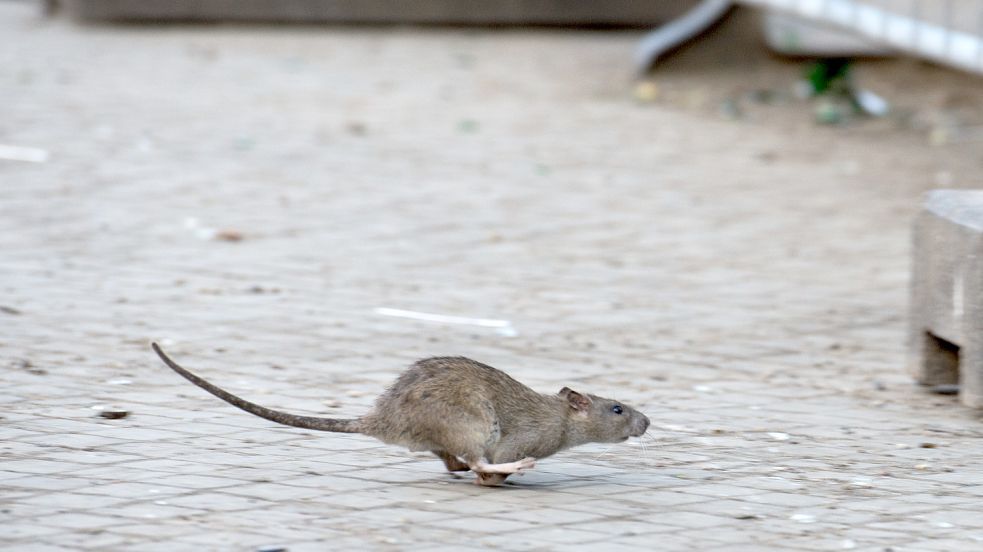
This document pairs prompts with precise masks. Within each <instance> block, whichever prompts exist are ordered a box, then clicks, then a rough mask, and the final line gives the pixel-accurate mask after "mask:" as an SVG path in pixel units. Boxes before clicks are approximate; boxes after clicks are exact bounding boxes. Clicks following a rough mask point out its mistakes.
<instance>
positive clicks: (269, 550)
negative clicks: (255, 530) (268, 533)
mask: <svg viewBox="0 0 983 552" xmlns="http://www.w3.org/2000/svg"><path fill="white" fill-rule="evenodd" d="M256 552H287V547H286V546H260V547H259V548H257V549H256Z"/></svg>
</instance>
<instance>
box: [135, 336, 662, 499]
mask: <svg viewBox="0 0 983 552" xmlns="http://www.w3.org/2000/svg"><path fill="white" fill-rule="evenodd" d="M152 347H153V350H154V351H155V352H156V353H157V355H158V356H159V357H160V358H161V360H163V361H164V364H166V365H167V366H169V367H170V368H171V369H172V370H174V371H175V372H177V373H178V374H180V375H182V376H184V378H185V379H187V380H188V381H190V382H191V383H193V384H195V385H197V386H198V387H201V388H202V389H204V390H205V391H208V392H209V393H211V394H212V395H215V396H216V397H218V398H220V399H222V400H223V401H225V402H227V403H229V404H231V405H233V406H236V407H238V408H241V409H242V410H245V411H246V412H249V413H250V414H255V415H256V416H259V417H261V418H265V419H267V420H270V421H273V422H276V423H279V424H283V425H288V426H293V427H300V428H304V429H313V430H318V431H333V432H338V433H361V434H363V435H368V436H370V437H374V438H376V439H378V440H380V441H382V442H384V443H387V444H391V445H400V446H404V447H406V448H408V449H409V450H411V451H431V452H433V453H434V454H435V455H437V457H439V458H440V459H441V460H443V462H444V465H445V466H446V467H447V470H448V471H450V472H466V471H473V472H474V473H475V474H476V475H477V478H476V479H475V483H477V484H479V485H485V486H497V485H501V484H502V483H503V482H504V481H505V479H506V478H507V477H508V476H509V475H512V474H522V473H523V472H525V471H526V470H530V469H532V468H533V467H535V462H536V460H537V459H540V458H545V457H547V456H551V455H553V454H556V453H557V452H559V451H561V450H564V449H568V448H570V447H575V446H577V445H582V444H586V443H618V442H622V441H625V440H627V439H628V438H629V437H641V436H642V435H643V434H644V433H645V431H646V430H647V429H648V426H649V419H648V418H647V417H645V415H644V414H642V413H641V412H639V411H637V410H635V409H634V408H631V407H629V406H628V405H626V404H625V403H623V402H619V401H615V400H612V399H606V398H604V397H599V396H597V395H591V394H587V393H578V392H577V391H574V390H572V389H570V388H569V387H564V388H563V389H560V392H559V393H556V394H552V395H551V394H542V393H537V392H536V391H533V390H532V389H530V388H529V387H527V386H525V385H523V384H521V383H519V382H518V381H516V380H515V379H513V378H512V377H510V376H509V375H508V374H506V373H505V372H503V371H501V370H498V369H496V368H492V367H491V366H487V365H485V364H482V363H480V362H476V361H474V360H471V359H468V358H464V357H434V358H428V359H424V360H420V361H417V362H416V363H414V364H413V365H412V366H410V367H409V368H408V369H406V371H404V372H403V373H402V374H401V375H400V376H399V377H398V378H397V379H396V381H395V382H394V383H393V384H392V385H391V386H390V387H389V388H388V389H387V390H386V391H385V392H384V393H383V394H382V395H380V396H379V397H378V398H377V399H376V401H375V406H374V407H373V408H372V409H371V410H370V411H369V412H368V413H367V414H365V415H364V416H362V417H360V418H355V419H337V418H322V417H314V416H298V415H295V414H289V413H287V412H282V411H279V410H273V409H270V408H266V407H264V406H260V405H258V404H255V403H252V402H250V401H247V400H245V399H242V398H240V397H237V396H236V395H233V394H232V393H229V392H228V391H226V390H224V389H221V388H219V387H218V386H216V385H214V384H212V383H209V382H207V381H205V380H204V379H202V378H200V377H198V376H197V375H195V374H193V373H191V372H189V371H188V370H186V369H184V368H182V367H181V366H179V365H178V364H177V363H176V362H174V361H173V360H171V359H170V357H168V356H167V355H166V354H164V351H162V350H161V348H160V347H159V346H158V345H157V344H156V343H153V344H152Z"/></svg>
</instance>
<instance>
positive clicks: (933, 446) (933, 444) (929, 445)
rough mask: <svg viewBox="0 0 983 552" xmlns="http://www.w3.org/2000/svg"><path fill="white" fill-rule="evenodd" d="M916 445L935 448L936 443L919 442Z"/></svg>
mask: <svg viewBox="0 0 983 552" xmlns="http://www.w3.org/2000/svg"><path fill="white" fill-rule="evenodd" d="M918 446H920V447H921V448H935V446H936V445H935V443H921V444H920V445H918Z"/></svg>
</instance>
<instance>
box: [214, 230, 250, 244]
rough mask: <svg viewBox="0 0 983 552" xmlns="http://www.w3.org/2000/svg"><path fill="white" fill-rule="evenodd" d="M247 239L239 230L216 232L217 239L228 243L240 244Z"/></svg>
mask: <svg viewBox="0 0 983 552" xmlns="http://www.w3.org/2000/svg"><path fill="white" fill-rule="evenodd" d="M244 238H245V236H243V234H242V232H240V231H238V230H219V231H217V232H215V239H216V240H218V241H226V242H240V241H242V240H243V239H244Z"/></svg>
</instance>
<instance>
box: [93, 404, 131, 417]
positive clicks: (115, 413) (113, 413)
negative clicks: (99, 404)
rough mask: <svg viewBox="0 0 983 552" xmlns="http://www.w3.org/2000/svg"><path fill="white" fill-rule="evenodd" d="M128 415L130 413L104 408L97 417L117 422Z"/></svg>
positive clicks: (118, 409)
mask: <svg viewBox="0 0 983 552" xmlns="http://www.w3.org/2000/svg"><path fill="white" fill-rule="evenodd" d="M129 415H130V413H129V412H128V411H126V410H123V409H122V408H116V407H109V408H104V409H102V410H101V411H100V412H99V417H100V418H105V419H107V420H119V419H121V418H125V417H127V416H129Z"/></svg>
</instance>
